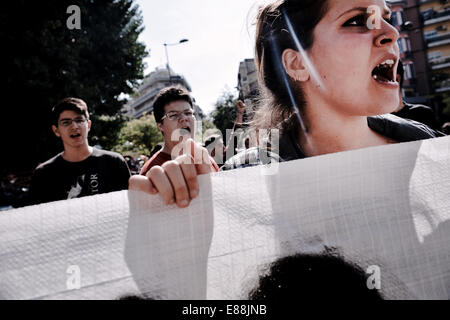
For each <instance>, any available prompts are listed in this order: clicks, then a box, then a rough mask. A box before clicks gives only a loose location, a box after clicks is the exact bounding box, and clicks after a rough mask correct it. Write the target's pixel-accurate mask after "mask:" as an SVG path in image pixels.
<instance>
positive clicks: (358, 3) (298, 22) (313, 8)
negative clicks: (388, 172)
mask: <svg viewBox="0 0 450 320" xmlns="http://www.w3.org/2000/svg"><path fill="white" fill-rule="evenodd" d="M390 15H391V13H390V10H389V8H388V7H387V5H386V3H385V1H384V0H346V1H341V0H305V1H297V0H280V1H276V2H274V3H272V4H269V5H267V6H265V7H264V8H263V9H261V11H260V13H259V17H258V22H257V33H256V60H257V68H258V70H259V75H260V81H261V83H262V84H263V88H264V89H265V95H266V98H267V100H268V101H269V102H268V103H266V105H265V106H264V107H263V108H262V109H261V110H260V111H259V112H258V113H257V117H256V124H257V125H264V126H265V127H271V128H279V127H280V126H281V128H282V129H294V131H296V132H298V136H297V139H298V141H299V143H300V146H301V147H302V149H303V151H304V152H305V154H306V155H307V156H314V155H319V154H324V153H332V152H337V151H343V150H351V149H357V148H362V147H369V146H375V145H382V144H387V143H389V142H391V141H390V139H389V138H388V137H385V136H383V135H382V134H380V133H378V132H375V131H374V130H371V129H370V128H369V127H368V123H367V117H368V116H374V115H381V114H386V113H390V112H392V111H394V110H395V109H396V108H397V106H398V104H399V94H398V91H399V84H398V82H397V81H396V69H397V64H398V60H399V48H398V45H397V39H398V37H399V34H398V31H397V30H396V29H395V28H394V27H393V26H392V25H391V24H390V23H389V20H390Z"/></svg>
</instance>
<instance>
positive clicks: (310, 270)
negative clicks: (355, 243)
mask: <svg viewBox="0 0 450 320" xmlns="http://www.w3.org/2000/svg"><path fill="white" fill-rule="evenodd" d="M367 279H368V275H367V274H366V273H364V271H363V270H362V269H361V268H360V267H358V266H357V265H354V264H352V263H350V262H347V261H345V260H344V259H343V258H342V257H340V256H339V255H338V254H336V253H333V252H330V251H325V252H323V253H321V254H296V255H293V256H289V257H285V258H281V259H279V260H277V261H275V262H274V263H272V264H271V266H270V270H269V272H268V273H267V274H265V275H262V276H260V278H259V282H258V285H257V287H255V288H254V289H253V290H252V291H251V292H250V293H249V299H250V300H279V301H290V300H296V301H299V302H301V301H307V300H311V301H312V300H316V301H327V300H328V301H330V300H331V301H335V300H349V301H352V300H382V299H383V297H382V296H381V295H380V293H379V291H378V290H376V289H369V288H368V286H367Z"/></svg>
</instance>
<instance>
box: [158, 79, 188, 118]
mask: <svg viewBox="0 0 450 320" xmlns="http://www.w3.org/2000/svg"><path fill="white" fill-rule="evenodd" d="M179 100H184V101H186V102H188V103H189V104H190V105H191V107H192V98H191V95H190V94H189V92H188V91H186V90H185V89H184V88H182V87H180V86H172V87H167V88H164V89H162V90H161V91H160V92H158V94H157V95H156V98H155V102H153V115H154V117H155V120H156V122H158V123H160V122H161V118H162V117H163V116H164V107H165V106H166V105H168V104H169V103H171V102H174V101H179Z"/></svg>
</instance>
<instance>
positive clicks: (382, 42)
mask: <svg viewBox="0 0 450 320" xmlns="http://www.w3.org/2000/svg"><path fill="white" fill-rule="evenodd" d="M399 37H400V34H399V33H398V30H397V29H396V28H395V27H394V26H393V25H391V24H390V23H388V22H387V21H386V20H384V19H382V22H381V32H380V33H379V34H378V35H377V36H376V38H375V45H376V46H377V47H384V46H391V45H392V44H395V43H396V42H397V40H398V38H399Z"/></svg>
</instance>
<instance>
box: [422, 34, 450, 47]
mask: <svg viewBox="0 0 450 320" xmlns="http://www.w3.org/2000/svg"><path fill="white" fill-rule="evenodd" d="M425 41H426V42H427V44H428V47H429V48H432V47H437V46H442V45H446V44H450V32H445V33H440V34H437V35H433V36H428V37H426V38H425Z"/></svg>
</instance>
